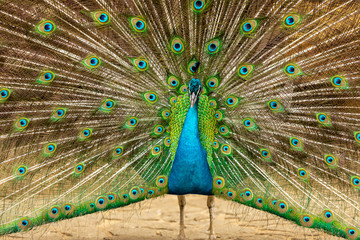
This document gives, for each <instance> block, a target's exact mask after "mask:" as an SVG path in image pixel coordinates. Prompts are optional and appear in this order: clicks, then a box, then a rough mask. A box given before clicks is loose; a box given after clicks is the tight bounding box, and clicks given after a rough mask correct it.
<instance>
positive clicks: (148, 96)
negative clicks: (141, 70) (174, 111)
mask: <svg viewBox="0 0 360 240" xmlns="http://www.w3.org/2000/svg"><path fill="white" fill-rule="evenodd" d="M143 98H144V99H145V100H146V101H147V102H148V103H150V104H154V103H156V102H157V100H158V96H157V94H156V93H155V92H152V91H150V92H146V93H144V94H143Z"/></svg>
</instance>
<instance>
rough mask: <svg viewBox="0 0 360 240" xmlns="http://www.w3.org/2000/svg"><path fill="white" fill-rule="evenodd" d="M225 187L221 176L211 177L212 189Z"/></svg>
mask: <svg viewBox="0 0 360 240" xmlns="http://www.w3.org/2000/svg"><path fill="white" fill-rule="evenodd" d="M224 187H225V179H224V178H222V177H219V176H217V177H214V178H213V188H214V189H217V190H219V189H223V188H224Z"/></svg>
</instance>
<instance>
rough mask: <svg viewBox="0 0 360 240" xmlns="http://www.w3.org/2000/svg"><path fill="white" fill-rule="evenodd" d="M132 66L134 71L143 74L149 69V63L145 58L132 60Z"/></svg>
mask: <svg viewBox="0 0 360 240" xmlns="http://www.w3.org/2000/svg"><path fill="white" fill-rule="evenodd" d="M131 61H132V64H133V65H134V67H135V70H137V71H139V72H143V71H146V70H148V69H149V63H148V61H147V60H146V59H145V58H133V59H132V60H131Z"/></svg>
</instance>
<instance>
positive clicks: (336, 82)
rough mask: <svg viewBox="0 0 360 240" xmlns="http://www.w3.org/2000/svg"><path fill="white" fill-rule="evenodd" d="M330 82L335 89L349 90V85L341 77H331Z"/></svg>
mask: <svg viewBox="0 0 360 240" xmlns="http://www.w3.org/2000/svg"><path fill="white" fill-rule="evenodd" d="M330 82H331V84H332V85H333V86H334V87H335V88H337V89H348V88H349V84H348V82H347V80H346V78H345V77H343V76H340V75H335V76H333V77H331V78H330Z"/></svg>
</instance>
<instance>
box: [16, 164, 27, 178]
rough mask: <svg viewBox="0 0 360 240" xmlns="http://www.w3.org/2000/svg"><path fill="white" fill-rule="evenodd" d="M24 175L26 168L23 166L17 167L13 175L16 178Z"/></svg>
mask: <svg viewBox="0 0 360 240" xmlns="http://www.w3.org/2000/svg"><path fill="white" fill-rule="evenodd" d="M26 173H27V167H25V166H19V167H18V168H17V170H16V171H15V174H16V175H17V176H24V175H25V174H26Z"/></svg>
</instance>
